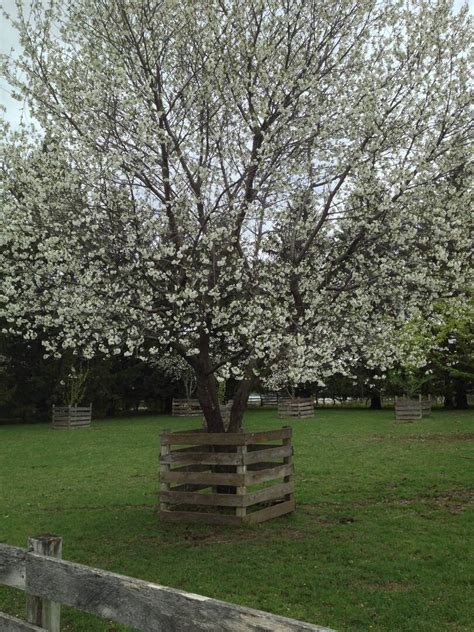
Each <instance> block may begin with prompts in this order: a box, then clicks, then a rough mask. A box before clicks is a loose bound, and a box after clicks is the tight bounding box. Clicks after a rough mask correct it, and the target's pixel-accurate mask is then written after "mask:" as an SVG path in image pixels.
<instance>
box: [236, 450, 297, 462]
mask: <svg viewBox="0 0 474 632" xmlns="http://www.w3.org/2000/svg"><path fill="white" fill-rule="evenodd" d="M292 454H293V448H292V446H291V445H282V446H277V447H276V446H271V447H269V448H264V449H263V450H253V451H252V452H248V453H247V454H246V455H245V463H246V464H247V465H250V464H251V463H260V462H261V461H266V460H267V459H274V458H278V457H285V456H291V455H292Z"/></svg>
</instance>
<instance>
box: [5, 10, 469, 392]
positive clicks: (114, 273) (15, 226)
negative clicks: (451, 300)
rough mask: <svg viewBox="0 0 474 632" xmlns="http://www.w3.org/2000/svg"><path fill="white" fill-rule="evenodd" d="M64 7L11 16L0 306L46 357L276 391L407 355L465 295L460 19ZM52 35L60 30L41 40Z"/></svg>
mask: <svg viewBox="0 0 474 632" xmlns="http://www.w3.org/2000/svg"><path fill="white" fill-rule="evenodd" d="M449 5H450V3H448V2H445V1H444V0H439V1H436V2H431V3H425V2H423V3H416V2H413V3H412V2H408V3H400V2H398V1H395V0H393V1H392V0H390V1H387V2H382V3H374V2H361V3H340V2H337V3H336V2H323V1H322V0H304V1H303V0H297V1H295V2H290V3H288V2H282V1H281V0H266V1H265V2H263V1H262V0H249V1H248V2H238V1H237V0H225V1H224V2H214V1H211V2H205V3H201V2H189V1H188V0H176V1H175V2H164V3H161V2H160V3H158V2H144V1H143V0H121V1H120V2H113V3H103V2H99V1H98V0H67V1H65V2H63V3H55V4H53V5H51V8H50V9H48V10H43V9H42V8H41V5H40V3H38V5H36V4H35V5H34V9H33V14H32V18H31V20H30V21H27V20H26V19H25V18H22V17H21V16H20V20H19V29H20V34H21V41H22V43H23V46H24V54H23V56H22V57H21V58H20V60H19V62H18V71H19V72H18V74H17V76H16V78H15V77H14V76H12V75H10V81H11V82H12V83H13V84H14V85H15V86H16V89H17V90H20V91H21V92H22V94H23V95H24V96H25V98H26V99H27V101H28V103H29V107H30V108H31V111H32V113H33V115H34V116H35V117H36V119H37V120H38V122H39V123H40V125H41V128H42V130H43V131H44V141H43V142H42V143H38V142H35V139H34V138H32V137H31V134H30V133H29V132H27V131H25V132H24V133H23V134H22V133H19V134H17V135H16V136H13V137H8V138H7V139H6V141H5V142H4V144H3V147H2V175H1V185H0V186H1V189H0V196H1V208H0V213H1V216H0V229H1V230H0V234H1V244H0V246H1V254H0V272H1V280H0V309H1V312H2V314H3V315H4V316H5V317H6V319H7V320H8V322H9V323H10V326H11V328H12V330H13V331H17V332H22V333H23V334H24V335H26V336H30V337H32V336H34V335H35V333H36V332H37V331H38V329H39V328H41V329H43V330H44V331H46V332H48V334H49V338H48V342H47V350H48V351H49V352H50V353H54V354H60V353H61V352H62V350H63V349H67V348H74V349H76V350H80V351H81V353H82V354H83V355H85V356H86V357H90V356H92V355H94V354H95V353H97V352H101V353H111V354H115V353H125V354H126V355H127V354H128V355H130V354H132V353H138V354H140V355H142V356H143V357H150V356H156V355H158V356H159V355H161V354H163V353H167V352H168V350H169V349H172V350H173V353H175V354H178V356H180V357H181V358H183V359H185V361H186V362H187V363H188V364H189V365H190V366H191V367H192V368H193V370H194V371H195V373H196V375H197V377H198V382H199V381H201V382H203V381H205V379H207V378H208V377H209V376H215V375H217V376H218V377H219V379H225V378H228V377H234V378H236V379H237V380H240V381H242V382H245V381H249V380H255V379H263V380H265V379H267V380H269V382H268V383H269V384H272V386H276V385H278V384H282V383H287V382H291V383H297V382H299V381H307V380H310V379H315V380H316V379H320V380H324V379H325V377H327V376H329V375H331V374H332V373H334V372H336V371H337V372H339V373H341V374H344V373H345V372H347V370H348V369H347V367H348V366H351V365H352V366H353V365H354V363H355V362H357V360H358V359H360V358H361V357H364V358H365V359H366V361H367V363H368V365H369V366H374V367H384V366H388V364H389V363H390V362H391V360H393V359H394V358H397V357H399V356H400V354H401V353H402V352H403V353H406V352H407V350H406V349H403V346H401V345H398V344H397V337H396V335H395V333H396V331H397V329H398V328H399V327H400V324H401V323H404V322H406V321H408V320H409V319H410V318H411V317H413V315H418V314H419V313H420V312H423V310H429V306H430V305H431V303H432V301H433V300H434V299H436V298H437V297H439V296H443V295H449V294H451V293H453V292H455V291H457V290H458V289H459V288H462V287H463V284H464V283H465V282H466V277H465V275H466V272H467V269H468V267H467V265H466V262H467V256H468V253H469V249H470V241H469V236H468V235H469V233H468V230H467V228H468V226H467V224H468V214H467V212H466V204H467V193H466V190H467V185H466V183H467V179H468V173H467V149H466V138H467V132H468V128H469V112H468V104H469V96H468V89H467V62H466V54H465V51H466V48H467V45H468V42H469V38H470V25H469V18H468V15H467V11H466V10H462V11H461V12H459V13H458V14H457V15H455V14H453V13H451V10H450V6H449ZM57 25H60V27H59V28H60V37H59V38H55V37H54V33H55V29H56V27H57Z"/></svg>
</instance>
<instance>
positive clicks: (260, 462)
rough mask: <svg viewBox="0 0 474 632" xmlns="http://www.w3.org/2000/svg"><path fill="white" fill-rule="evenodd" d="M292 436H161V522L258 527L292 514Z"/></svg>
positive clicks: (286, 429) (276, 433) (275, 433)
mask: <svg viewBox="0 0 474 632" xmlns="http://www.w3.org/2000/svg"><path fill="white" fill-rule="evenodd" d="M291 436H292V430H291V428H289V427H284V428H279V429H278V430H270V431H264V432H236V433H228V432H226V433H215V432H214V433H211V432H205V431H204V430H191V431H189V430H188V431H183V432H163V433H162V434H161V435H160V442H161V460H160V518H161V520H164V521H168V522H175V521H184V522H186V521H188V522H203V523H208V524H241V523H243V522H248V523H257V522H264V521H265V520H270V519H271V518H275V517H276V516H282V515H284V514H287V513H290V512H292V511H294V509H295V500H294V483H293V447H292V445H291Z"/></svg>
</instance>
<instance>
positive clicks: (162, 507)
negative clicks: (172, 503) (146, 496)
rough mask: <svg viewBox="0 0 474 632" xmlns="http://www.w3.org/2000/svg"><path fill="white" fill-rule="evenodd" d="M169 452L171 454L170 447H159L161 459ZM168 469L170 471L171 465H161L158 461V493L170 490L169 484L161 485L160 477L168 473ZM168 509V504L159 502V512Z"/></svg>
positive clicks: (161, 462)
mask: <svg viewBox="0 0 474 632" xmlns="http://www.w3.org/2000/svg"><path fill="white" fill-rule="evenodd" d="M170 452H171V447H170V446H169V445H168V444H167V445H162V446H161V449H160V455H161V457H164V456H168V455H169V454H170ZM170 469H171V464H170V463H163V461H162V460H161V459H160V491H161V492H169V490H170V484H169V483H163V482H162V476H161V475H162V474H163V473H165V472H169V471H170ZM168 509H169V504H168V503H164V502H160V511H168Z"/></svg>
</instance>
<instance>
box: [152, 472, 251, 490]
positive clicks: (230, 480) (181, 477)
mask: <svg viewBox="0 0 474 632" xmlns="http://www.w3.org/2000/svg"><path fill="white" fill-rule="evenodd" d="M160 481H162V482H163V483H196V484H198V485H199V484H201V485H202V484H207V485H233V486H234V487H238V486H239V485H245V475H244V474H232V473H230V474H226V473H220V472H173V471H169V472H161V473H160Z"/></svg>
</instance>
